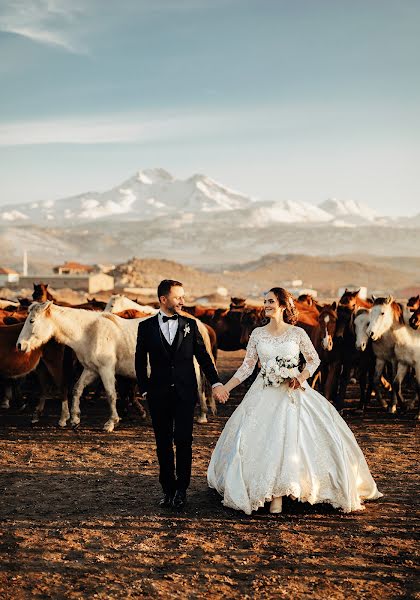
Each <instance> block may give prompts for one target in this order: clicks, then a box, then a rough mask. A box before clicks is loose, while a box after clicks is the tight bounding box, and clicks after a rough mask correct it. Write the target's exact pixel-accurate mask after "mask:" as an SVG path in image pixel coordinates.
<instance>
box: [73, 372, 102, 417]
mask: <svg viewBox="0 0 420 600" xmlns="http://www.w3.org/2000/svg"><path fill="white" fill-rule="evenodd" d="M97 377H98V374H97V373H95V371H91V370H90V369H83V371H82V374H81V375H80V377H79V379H78V380H77V382H76V385H75V386H74V389H73V402H72V406H71V421H70V424H71V426H72V427H77V426H78V425H80V396H81V395H82V394H83V390H84V389H85V387H86V386H87V385H90V384H91V383H93V382H94V381H95V379H96V378H97Z"/></svg>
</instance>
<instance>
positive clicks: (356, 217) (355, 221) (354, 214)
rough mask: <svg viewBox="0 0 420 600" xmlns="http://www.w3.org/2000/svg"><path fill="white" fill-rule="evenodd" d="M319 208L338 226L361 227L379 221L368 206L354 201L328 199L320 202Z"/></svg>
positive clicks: (377, 216)
mask: <svg viewBox="0 0 420 600" xmlns="http://www.w3.org/2000/svg"><path fill="white" fill-rule="evenodd" d="M319 208H320V209H322V210H324V211H326V212H327V213H329V214H330V215H332V216H333V217H334V218H335V224H336V225H340V223H343V225H344V224H346V225H363V224H364V223H374V222H375V221H379V219H380V217H379V215H378V214H377V213H376V212H375V211H374V210H372V209H371V208H370V207H369V206H366V205H365V204H362V203H361V202H356V201H355V200H338V199H337V198H329V199H328V200H325V201H324V202H322V203H321V204H320V205H319Z"/></svg>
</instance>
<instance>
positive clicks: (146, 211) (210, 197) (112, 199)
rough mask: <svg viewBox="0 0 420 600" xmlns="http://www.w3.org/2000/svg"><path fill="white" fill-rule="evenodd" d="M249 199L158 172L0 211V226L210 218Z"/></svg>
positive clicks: (201, 180) (207, 182) (202, 180)
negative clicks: (180, 216)
mask: <svg viewBox="0 0 420 600" xmlns="http://www.w3.org/2000/svg"><path fill="white" fill-rule="evenodd" d="M251 202H252V199H251V198H250V197H248V196H245V195H244V194H240V193H239V192H235V191H233V190H231V189H229V188H227V187H225V186H223V185H221V184H219V183H217V182H216V181H214V180H213V179H210V178H209V177H206V176H205V175H199V174H197V175H193V176H192V177H190V178H188V179H186V180H181V179H176V178H175V177H173V176H172V175H171V174H170V173H168V172H167V171H165V170H164V169H147V170H144V171H139V172H138V173H136V175H134V176H133V177H131V178H130V179H128V180H127V181H124V182H123V183H122V184H121V185H119V186H117V187H115V188H113V189H111V190H109V191H106V192H103V193H99V192H87V193H85V194H81V195H78V196H72V197H69V198H64V199H61V200H55V201H54V200H48V201H45V202H32V203H29V204H18V205H13V206H7V205H6V206H4V207H1V208H0V221H13V222H14V223H19V222H20V223H24V222H30V223H35V224H45V222H46V221H47V222H50V224H51V225H57V226H60V225H68V224H70V223H74V222H77V221H80V222H82V221H85V222H86V221H95V220H98V219H107V220H109V219H111V220H114V219H115V220H121V219H122V220H139V221H143V220H149V219H154V218H157V217H161V216H166V215H171V214H174V213H177V214H179V213H189V212H191V213H195V214H197V213H210V212H217V211H230V210H236V209H240V208H245V207H247V206H248V205H249V204H250V203H251Z"/></svg>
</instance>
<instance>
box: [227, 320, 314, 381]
mask: <svg viewBox="0 0 420 600" xmlns="http://www.w3.org/2000/svg"><path fill="white" fill-rule="evenodd" d="M300 352H301V353H302V354H303V357H304V359H305V362H306V366H305V368H306V369H307V370H308V371H309V374H310V375H313V374H314V373H315V371H316V370H317V368H318V367H319V364H320V362H321V361H320V360H319V356H318V354H317V351H316V350H315V348H314V347H313V344H312V342H311V340H310V339H309V336H308V334H307V333H306V331H305V330H304V329H302V328H301V327H292V326H290V327H289V328H288V329H287V330H286V331H284V332H283V333H282V334H281V335H277V336H275V335H271V334H270V333H269V332H268V331H267V329H266V328H265V327H257V328H256V329H254V331H253V332H252V333H251V335H250V337H249V342H248V346H247V348H246V355H245V358H244V361H243V363H242V365H241V366H240V367H239V369H238V370H237V371H236V373H235V375H234V377H236V378H237V379H239V381H241V382H242V381H245V379H246V378H247V377H249V376H250V375H251V374H252V372H253V370H254V368H255V365H256V364H257V361H258V359H260V361H261V362H266V361H267V360H269V359H270V358H274V357H275V356H287V357H290V358H293V359H296V364H297V363H298V361H299V353H300Z"/></svg>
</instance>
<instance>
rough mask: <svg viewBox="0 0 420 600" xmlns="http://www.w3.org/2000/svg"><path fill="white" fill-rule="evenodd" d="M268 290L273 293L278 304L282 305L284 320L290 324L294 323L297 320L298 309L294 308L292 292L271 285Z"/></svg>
mask: <svg viewBox="0 0 420 600" xmlns="http://www.w3.org/2000/svg"><path fill="white" fill-rule="evenodd" d="M269 292H272V293H273V294H274V295H275V297H276V298H277V300H278V303H279V305H280V306H284V314H283V319H284V321H285V322H286V323H289V324H290V325H295V323H297V320H298V316H299V311H298V309H297V308H296V305H295V301H294V299H293V296H292V294H291V293H290V292H288V291H287V290H285V289H284V288H281V287H273V288H271V290H269Z"/></svg>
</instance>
